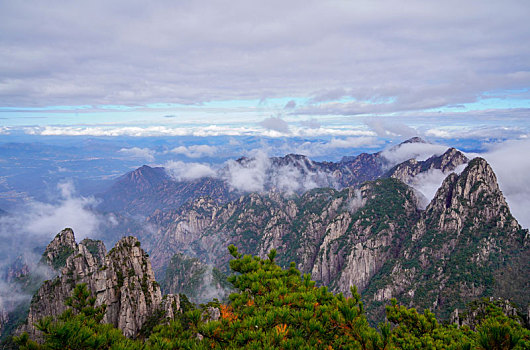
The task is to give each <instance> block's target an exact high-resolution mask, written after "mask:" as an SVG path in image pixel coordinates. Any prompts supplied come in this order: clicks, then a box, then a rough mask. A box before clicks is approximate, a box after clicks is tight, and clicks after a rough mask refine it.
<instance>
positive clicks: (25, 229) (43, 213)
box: [0, 181, 115, 310]
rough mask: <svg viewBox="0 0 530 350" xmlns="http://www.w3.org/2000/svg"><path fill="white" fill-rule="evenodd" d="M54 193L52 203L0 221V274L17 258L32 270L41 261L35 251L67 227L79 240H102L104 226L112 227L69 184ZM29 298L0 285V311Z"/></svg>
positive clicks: (21, 210) (17, 211)
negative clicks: (87, 238)
mask: <svg viewBox="0 0 530 350" xmlns="http://www.w3.org/2000/svg"><path fill="white" fill-rule="evenodd" d="M57 192H58V195H59V198H58V200H57V201H54V202H53V203H44V202H38V201H32V202H29V203H26V204H25V205H24V206H22V207H19V208H17V209H14V210H13V211H12V213H10V214H8V215H4V216H1V217H0V241H1V242H2V244H0V271H5V270H4V269H5V268H7V267H8V266H10V265H11V264H12V263H13V262H14V261H15V259H17V258H19V257H21V258H22V259H23V260H24V262H25V263H27V264H28V265H29V267H30V268H32V267H35V265H36V263H37V262H38V260H39V258H40V253H35V248H37V247H39V248H40V247H42V246H45V245H47V244H48V243H49V242H50V241H51V240H52V239H53V237H54V236H55V235H56V234H57V233H58V232H60V231H61V230H63V229H64V228H66V227H70V228H72V229H73V230H74V232H75V234H76V238H77V239H78V240H79V239H83V238H85V237H90V238H97V237H98V236H100V237H101V238H105V237H102V236H101V232H100V230H101V228H102V227H103V226H104V225H105V224H107V223H109V224H110V226H112V218H111V217H106V216H104V215H101V214H97V213H96V212H95V211H94V210H93V208H94V206H95V205H97V203H98V202H97V201H96V200H95V199H94V198H93V197H81V196H78V195H77V194H76V191H75V188H74V186H73V184H72V183H71V182H68V181H67V182H62V183H59V184H58V185H57ZM114 220H115V219H114ZM33 271H34V272H39V271H36V270H33ZM48 278H49V276H48ZM30 297H31V296H30V295H23V294H17V285H16V284H3V283H1V282H0V310H1V309H2V306H6V307H8V308H9V307H14V306H16V304H17V303H18V302H20V301H23V300H26V299H27V298H30Z"/></svg>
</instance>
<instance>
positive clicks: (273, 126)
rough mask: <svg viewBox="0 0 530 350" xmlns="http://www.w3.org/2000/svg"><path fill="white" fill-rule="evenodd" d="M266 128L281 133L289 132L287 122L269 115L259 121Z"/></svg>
mask: <svg viewBox="0 0 530 350" xmlns="http://www.w3.org/2000/svg"><path fill="white" fill-rule="evenodd" d="M259 124H260V125H261V126H262V127H264V128H265V129H268V130H272V131H276V132H279V133H283V134H288V133H289V124H287V122H286V121H285V120H283V119H282V118H280V117H270V118H267V119H265V120H263V121H262V122H260V123H259Z"/></svg>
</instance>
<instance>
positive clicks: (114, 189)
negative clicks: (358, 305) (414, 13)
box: [0, 137, 530, 335]
mask: <svg viewBox="0 0 530 350" xmlns="http://www.w3.org/2000/svg"><path fill="white" fill-rule="evenodd" d="M470 156H472V154H470V153H467V154H466V153H463V152H461V151H459V150H457V149H455V148H450V147H446V146H442V145H436V144H429V143H426V142H425V141H424V140H422V139H421V138H418V137H415V138H412V139H410V140H407V141H405V142H402V143H400V144H398V145H396V146H392V147H390V148H388V149H386V150H383V151H380V152H376V153H361V154H359V155H357V156H343V157H342V158H341V159H340V160H338V161H335V162H333V161H314V160H311V159H310V158H309V157H306V156H304V155H297V154H287V155H285V156H280V157H270V156H268V155H267V153H265V152H264V151H256V152H254V153H253V154H252V155H250V156H245V157H239V158H236V159H229V160H227V161H225V162H223V163H220V164H218V165H217V166H207V165H204V167H207V168H197V166H196V165H195V164H204V163H194V162H192V163H190V165H189V166H188V165H187V163H184V162H180V163H179V162H175V163H172V164H170V166H167V167H160V166H149V165H143V166H141V167H139V168H137V169H135V170H133V171H130V172H127V173H126V174H124V175H122V176H120V177H118V178H117V179H116V180H114V182H113V184H112V185H111V186H109V187H108V188H107V189H106V190H105V191H103V192H99V194H98V195H96V196H90V197H84V196H82V195H80V194H79V193H77V191H76V189H75V185H74V183H73V182H63V183H61V184H60V186H59V187H58V188H57V190H56V191H58V192H59V195H58V196H57V198H58V199H56V201H55V204H53V205H52V204H45V203H40V204H39V203H38V202H35V201H33V202H29V203H30V204H29V206H27V208H30V209H31V210H28V211H27V212H26V213H25V214H24V215H25V216H20V215H19V217H17V216H13V214H12V213H11V212H9V213H4V214H3V215H2V216H1V217H0V223H1V226H0V227H2V232H3V234H4V235H5V237H6V238H8V237H9V235H8V232H12V231H17V232H20V233H23V235H22V236H19V238H20V237H25V238H24V239H23V240H20V239H18V240H13V238H8V239H11V240H12V241H13V242H12V243H13V244H11V245H10V247H11V246H14V245H15V243H17V244H18V246H19V247H20V248H17V251H18V252H17V253H13V252H9V250H6V252H3V253H2V255H3V257H4V266H5V268H4V270H5V271H6V272H5V273H4V277H3V282H2V284H1V285H2V289H3V290H5V291H6V292H7V291H8V290H10V291H13V290H15V291H16V295H15V297H13V298H11V297H10V298H7V295H8V294H6V293H4V294H3V295H4V296H3V297H2V300H3V302H2V315H3V316H2V317H3V321H2V323H3V324H4V325H6V326H5V327H7V328H5V329H6V332H11V331H12V330H13V329H15V328H13V327H15V325H16V324H18V322H20V320H22V319H24V317H26V316H24V315H27V313H26V312H27V311H24V310H28V309H27V308H28V307H29V304H28V303H29V302H30V299H31V295H32V294H33V293H35V291H36V290H37V289H36V288H38V286H39V285H40V284H41V283H42V281H43V280H44V279H48V278H49V277H50V276H53V275H55V274H59V275H60V276H61V275H62V276H63V277H61V278H62V279H61V280H60V281H61V282H54V283H60V284H59V286H60V285H61V284H64V283H69V282H68V281H69V280H71V277H64V276H68V274H71V273H73V274H74V275H75V274H78V273H79V271H80V270H86V269H89V270H90V269H94V268H96V267H94V266H97V264H96V265H94V266H92V265H91V264H92V263H91V262H90V261H91V259H92V258H90V257H88V258H86V259H88V260H87V261H88V262H86V263H87V264H88V265H87V266H88V267H86V268H85V267H82V268H81V267H75V269H74V270H72V271H73V272H65V271H62V270H60V269H59V270H57V267H54V268H55V272H53V271H50V270H49V267H39V266H40V265H38V261H39V255H40V252H39V248H37V249H35V246H36V245H40V247H43V246H44V245H45V244H46V241H49V240H50V239H51V236H50V233H53V232H57V231H59V230H61V225H64V226H74V227H77V228H78V229H79V232H81V237H95V238H99V239H102V240H103V241H105V242H106V243H107V244H110V245H113V244H114V243H115V242H116V241H118V240H119V239H120V238H121V237H122V236H125V235H133V236H136V237H138V238H139V239H140V240H141V241H142V246H143V247H144V249H145V250H146V252H147V253H149V255H150V263H151V264H152V266H153V272H152V276H153V277H152V279H153V281H154V278H155V277H154V276H156V279H157V280H158V282H156V283H160V286H161V291H162V292H164V293H172V294H178V293H185V294H187V297H188V298H189V299H190V300H192V301H194V302H206V301H208V300H211V298H214V297H217V298H221V299H222V298H225V297H226V296H227V295H228V293H230V291H231V287H230V286H229V285H228V284H227V283H226V280H225V279H226V273H228V261H229V258H230V256H229V255H228V254H227V252H226V246H227V245H229V244H234V245H236V246H237V247H239V249H240V250H241V252H243V253H245V254H253V255H258V256H265V255H266V254H267V253H268V252H269V251H270V250H271V249H273V248H275V249H277V251H278V253H279V260H278V263H279V264H280V265H282V266H288V265H289V263H290V262H291V261H294V262H295V264H296V266H297V267H298V268H299V269H300V270H301V271H302V272H304V273H306V272H307V273H310V274H311V275H312V277H313V278H314V279H315V281H316V282H317V283H318V284H320V285H326V286H329V288H330V289H331V290H332V291H334V292H342V293H346V294H348V293H349V288H350V286H351V285H356V286H357V287H358V288H359V291H360V292H361V294H362V297H363V300H364V302H365V304H366V307H367V315H368V317H369V319H370V320H371V321H372V322H376V321H377V320H381V317H382V312H383V311H382V310H383V306H384V305H385V304H386V303H388V302H389V300H390V298H397V299H398V301H399V302H400V303H403V304H405V305H408V306H411V307H418V308H429V309H430V310H432V311H434V312H435V313H436V314H437V315H438V316H440V317H441V318H442V319H448V318H449V314H450V313H451V312H453V310H454V309H456V308H463V307H464V306H465V304H466V303H468V302H470V301H472V300H475V299H476V298H480V297H501V298H506V299H509V300H511V301H513V302H515V303H516V304H517V305H520V306H522V307H523V308H524V305H527V304H528V303H529V300H527V297H526V293H525V292H524V291H525V290H526V289H528V287H529V285H528V283H529V282H528V279H527V278H525V277H524V276H527V275H528V272H530V266H529V264H528V259H527V256H528V255H529V252H528V246H529V244H528V242H526V241H527V240H528V231H527V230H524V229H523V228H522V227H521V226H520V225H519V223H518V222H517V220H516V218H514V217H513V216H512V214H511V212H510V209H509V207H508V204H507V202H506V200H505V198H504V196H503V194H502V192H501V191H500V189H499V185H498V182H497V177H496V176H495V173H494V171H493V170H492V168H491V166H490V165H489V164H488V162H487V161H486V160H484V159H482V158H476V159H473V160H470ZM188 170H190V171H191V173H192V174H197V175H196V176H195V175H191V176H190V175H188V176H182V174H183V173H185V172H186V171H188ZM73 218H75V220H71V219H73ZM477 218H480V220H479V219H477ZM65 219H67V220H66V221H65ZM68 223H71V225H70V224H68ZM77 228H76V231H77ZM41 232H42V233H41ZM94 233H95V235H94ZM60 236H61V237H63V236H64V235H60ZM67 236H68V235H67ZM58 237H59V236H58ZM64 237H66V236H64ZM35 238H38V240H35ZM29 239H32V241H31V243H30V242H28V241H27V240H29ZM37 241H38V242H40V243H38V244H36V243H37ZM24 242H26V243H24ZM82 244H84V245H87V244H88V245H90V244H91V243H90V242H89V241H86V242H85V241H83V243H82ZM70 245H71V246H72V247H70V248H68V249H66V250H64V252H63V251H62V250H61V253H60V254H63V255H64V256H62V255H61V258H60V261H61V264H63V263H62V262H63V261H67V260H68V259H71V258H72V259H73V257H74V255H75V254H74V253H75V251H78V250H79V249H81V248H79V247H81V245H80V246H77V245H75V244H73V243H72V244H70ZM22 247H24V248H23V249H22ZM87 247H88V246H87ZM40 249H42V248H40ZM83 249H84V248H83ZM83 249H81V250H83ZM87 249H89V250H90V249H92V248H90V247H89V248H87ZM20 252H26V253H24V254H21V253H20ZM30 252H31V253H30ZM28 254H29V255H28ZM83 254H84V253H83ZM91 254H93V252H91ZM45 255H46V253H45ZM99 255H101V256H104V255H105V254H104V253H101V254H99ZM122 258H123V259H128V257H126V256H125V257H122ZM120 259H121V258H120ZM52 260H53V259H52ZM73 261H74V260H72V264H73ZM86 263H84V264H86ZM68 264H70V263H67V265H68ZM76 264H77V263H76ZM124 264H125V262H124ZM72 266H76V265H72ZM99 268H101V267H99ZM116 268H117V267H116ZM38 271H41V272H38ZM46 271H47V272H46ZM76 271H77V272H76ZM87 271H88V270H87ZM90 271H92V270H90ZM94 271H95V270H94ZM92 273H94V272H90V273H89V272H83V273H81V275H79V276H80V277H78V279H79V278H81V280H82V278H85V277H83V276H88V275H87V274H92ZM150 273H151V272H150ZM65 274H66V275H65ZM119 274H120V273H118V275H119ZM39 276H40V277H39ZM521 276H523V277H521ZM101 278H103V277H101ZM116 278H118V281H119V280H120V278H121V277H116ZM150 278H151V277H150ZM25 281H31V282H25ZM57 281H59V280H57ZM432 281H436V282H435V283H431V282H432ZM115 282H116V281H115ZM90 283H96V284H97V283H102V282H96V281H94V282H89V284H90ZM116 283H118V282H116ZM119 283H121V282H119ZM153 283H154V282H153ZM43 288H44V289H42V288H41V289H40V290H39V293H41V294H40V295H41V297H39V298H40V299H41V300H46V298H47V296H49V295H52V294H53V295H55V294H57V293H58V292H54V291H52V289H53V288H55V287H53V288H52V287H50V286H48V287H43ZM50 288H51V289H50ZM59 288H62V289H61V290H62V291H61V293H62V295H64V298H66V296H67V294H68V293H69V291H71V288H73V287H71V286H70V287H69V288H70V289H64V288H63V287H59ZM91 288H92V287H91ZM93 288H95V289H94V290H96V289H98V288H99V287H93ZM124 293H128V292H124ZM134 293H136V292H134ZM157 293H158V292H157ZM64 298H62V299H61V298H59V299H57V302H58V303H61V302H62V301H61V300H63V299H64ZM105 298H107V299H109V298H110V299H112V298H115V296H108V297H105ZM157 298H158V296H157V297H156V298H155V299H157ZM110 299H109V300H110ZM157 300H158V299H157ZM50 302H51V299H50ZM101 302H102V303H103V301H101ZM31 305H32V306H31V309H30V310H34V311H30V315H33V316H31V319H32V320H36V319H38V318H39V317H41V316H43V315H46V314H49V313H50V312H51V311H46V310H52V309H53V310H59V311H60V310H62V308H61V307H60V305H59V304H57V305H56V306H50V305H48V306H38V305H34V304H33V302H32V304H31ZM35 310H41V311H35ZM120 312H121V311H120ZM127 312H128V313H130V312H132V311H127ZM149 312H155V311H154V310H151V311H149ZM54 314H55V313H54ZM145 315H147V314H144V316H140V318H139V319H138V318H137V321H135V322H137V325H136V326H134V327H133V328H131V329H130V330H129V331H126V330H125V329H126V328H123V327H125V326H123V327H122V328H123V330H124V332H129V333H128V334H130V335H132V334H136V332H139V330H140V328H141V326H140V325H141V324H142V323H143V322H144V321H145V317H146V316H145ZM109 317H114V316H109ZM110 319H111V318H109V320H110ZM138 320H140V321H138ZM112 322H114V323H115V324H116V325H118V323H116V322H118V321H112ZM119 322H122V321H119ZM117 327H118V326H117ZM120 327H121V326H120ZM127 327H128V326H127ZM28 330H30V329H28Z"/></svg>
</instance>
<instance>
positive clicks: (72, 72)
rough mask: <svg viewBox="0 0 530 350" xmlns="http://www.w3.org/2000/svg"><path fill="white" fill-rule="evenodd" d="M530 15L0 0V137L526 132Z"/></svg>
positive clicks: (522, 4)
mask: <svg viewBox="0 0 530 350" xmlns="http://www.w3.org/2000/svg"><path fill="white" fill-rule="evenodd" d="M528 18H530V5H529V4H528V1H525V0H523V1H465V2H462V1H438V2H430V1H407V2H403V1H308V0H304V1H266V2H256V1H248V0H245V1H237V0H231V1H206V2H205V1H156V2H148V1H134V0H132V1H131V0H127V1H97V0H96V1H85V2H77V1H74V2H72V1H70V2H68V1H46V2H42V1H0V133H3V134H9V133H10V132H12V131H13V130H16V129H21V130H24V132H25V133H28V134H44V135H62V134H69V135H190V134H191V135H201V133H202V134H204V135H205V136H207V135H210V134H211V135H214V134H215V135H219V134H228V135H246V134H250V135H260V134H262V135H267V136H281V135H289V134H291V135H298V136H312V135H343V136H344V135H354V136H355V135H360V136H363V135H364V136H366V135H365V134H369V135H375V134H379V133H380V132H383V133H387V134H388V133H394V134H399V133H402V132H404V131H405V133H409V134H410V131H411V129H410V128H412V130H413V133H414V132H416V131H419V132H420V133H423V134H425V135H427V136H429V135H432V136H436V137H444V136H447V135H448V134H449V133H456V134H458V133H465V134H473V133H478V134H477V135H478V136H483V135H490V134H491V133H493V132H495V131H493V130H498V132H499V133H502V135H506V137H507V138H517V137H520V136H521V135H526V134H527V133H528V132H529V125H528V124H529V123H528V118H529V117H528V111H529V109H530V91H529V87H530V45H528V39H529V38H530V25H529V24H528V23H529V22H528ZM382 126H385V127H384V128H382ZM404 127H405V129H404ZM407 127H408V128H409V129H408V131H407V129H406V128H407ZM501 127H502V129H500V128H501ZM208 128H209V129H208Z"/></svg>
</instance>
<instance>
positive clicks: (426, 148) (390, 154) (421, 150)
mask: <svg viewBox="0 0 530 350" xmlns="http://www.w3.org/2000/svg"><path fill="white" fill-rule="evenodd" d="M448 148H449V147H447V146H443V145H436V144H432V143H404V144H401V145H398V146H394V147H392V148H389V149H386V150H384V151H383V152H382V154H381V155H382V156H383V157H384V158H385V159H386V160H387V161H388V162H389V165H390V166H393V165H396V164H399V163H402V162H404V161H406V160H409V159H411V158H415V159H416V160H426V159H428V158H429V157H432V156H434V155H436V156H439V155H441V154H443V153H444V152H445V151H447V149H448Z"/></svg>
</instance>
